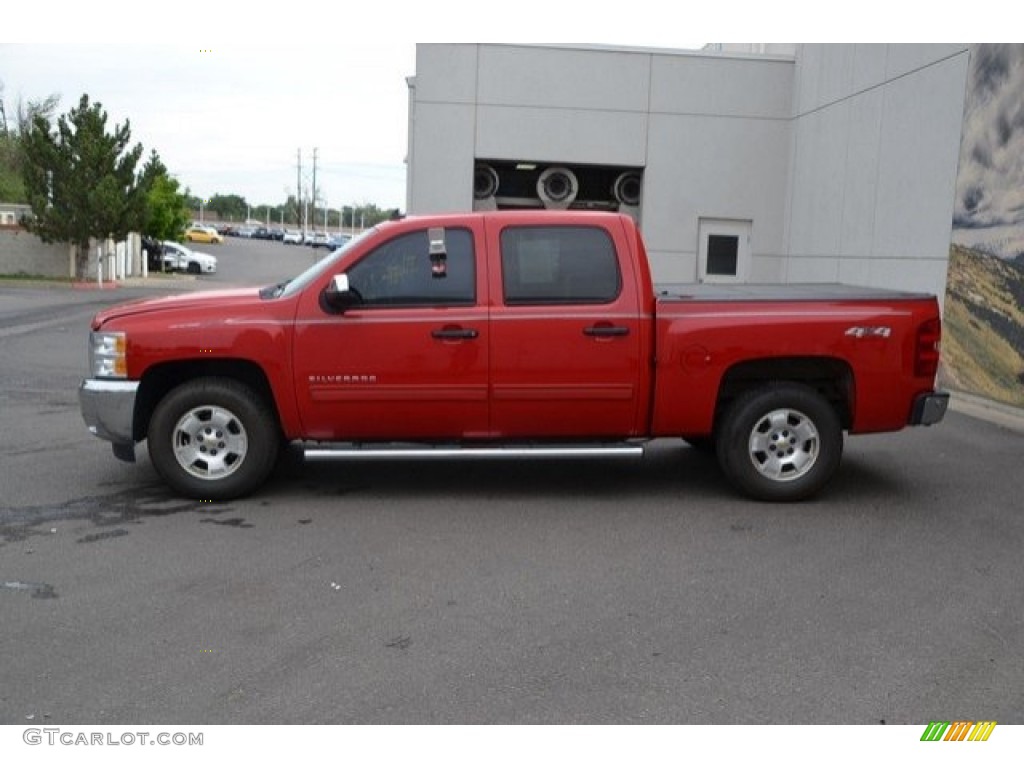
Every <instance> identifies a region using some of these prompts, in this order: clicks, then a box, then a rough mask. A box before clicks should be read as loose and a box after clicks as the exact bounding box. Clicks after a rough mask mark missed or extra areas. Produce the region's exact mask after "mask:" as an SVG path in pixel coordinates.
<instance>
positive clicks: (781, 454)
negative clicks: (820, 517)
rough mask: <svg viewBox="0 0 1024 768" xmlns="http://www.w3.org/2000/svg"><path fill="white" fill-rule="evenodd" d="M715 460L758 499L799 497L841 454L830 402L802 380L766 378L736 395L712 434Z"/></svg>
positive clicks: (823, 478) (828, 473)
mask: <svg viewBox="0 0 1024 768" xmlns="http://www.w3.org/2000/svg"><path fill="white" fill-rule="evenodd" d="M717 450H718V462H719V464H720V465H721V467H722V471H723V472H724V473H725V475H726V477H728V479H729V480H730V481H731V482H732V483H733V484H734V485H736V486H737V487H738V488H739V489H740V490H741V491H742V492H743V493H745V494H746V495H748V496H750V497H751V498H754V499H759V500H761V501H800V500H802V499H806V498H808V497H810V496H813V495H814V494H815V493H817V492H818V491H820V490H821V488H822V487H823V486H824V485H825V484H826V483H827V482H828V481H829V479H830V478H831V477H832V475H833V474H834V473H835V471H836V469H837V468H838V466H839V460H840V458H841V457H842V454H843V430H842V425H841V424H840V423H839V417H838V415H837V414H836V411H835V409H834V408H833V407H832V405H831V404H830V403H829V402H828V401H827V400H826V399H825V398H824V397H822V396H821V395H820V394H818V392H816V391H815V390H814V389H811V388H810V387H808V386H805V385H803V384H794V383H780V384H771V385H767V386H764V387H761V388H759V389H755V390H752V391H750V392H747V393H745V394H743V395H741V396H740V397H738V398H737V399H736V400H735V401H734V402H733V403H732V404H731V405H730V406H729V408H728V410H727V411H726V413H725V415H724V417H723V419H722V423H721V428H720V430H719V433H718V440H717Z"/></svg>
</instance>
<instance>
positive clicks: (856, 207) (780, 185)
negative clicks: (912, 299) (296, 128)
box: [408, 44, 968, 296]
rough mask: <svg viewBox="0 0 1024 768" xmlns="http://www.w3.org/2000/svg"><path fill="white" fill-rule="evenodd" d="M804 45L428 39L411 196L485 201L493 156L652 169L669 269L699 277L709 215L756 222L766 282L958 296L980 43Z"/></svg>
mask: <svg viewBox="0 0 1024 768" xmlns="http://www.w3.org/2000/svg"><path fill="white" fill-rule="evenodd" d="M778 50H786V49H785V48H781V49H778ZM795 50H796V56H795V57H793V56H786V55H774V56H773V55H767V56H766V55H746V54H736V53H721V52H715V51H679V52H675V51H662V50H656V51H655V50H617V49H616V50H610V49H595V48H587V47H580V46H560V47H556V46H515V45H491V44H480V45H448V44H426V45H419V46H417V62H416V71H417V74H416V77H415V79H414V81H413V82H412V84H411V86H410V87H411V93H410V136H409V193H408V210H409V212H410V213H428V212H447V211H469V210H471V209H472V205H473V200H472V181H473V166H474V159H475V158H488V159H492V160H531V161H538V162H564V163H580V164H585V163H593V164H602V165H621V166H631V167H642V168H643V169H644V183H643V204H642V213H641V220H640V224H641V227H642V229H643V231H644V237H645V239H646V242H647V245H648V252H649V254H650V256H651V261H652V267H653V270H654V275H655V279H656V280H659V281H673V282H689V281H694V280H696V279H697V275H698V252H699V248H698V226H699V222H700V220H701V219H702V218H706V219H719V220H738V221H741V222H745V221H749V222H751V227H750V231H751V242H750V252H751V263H750V266H749V270H747V279H749V280H750V281H752V282H834V281H839V282H846V283H855V284H864V285H874V286H889V287H898V288H907V289H913V290H927V291H931V292H934V293H936V294H938V295H940V296H941V295H942V294H943V293H944V290H945V278H946V263H947V258H948V247H949V240H950V232H951V222H952V209H953V200H954V186H955V180H956V171H957V157H958V153H959V144H960V130H961V123H962V110H963V99H964V87H965V80H966V74H967V64H968V50H967V47H966V46H965V45H885V44H878V45H874V44H872V45H800V46H796V48H795Z"/></svg>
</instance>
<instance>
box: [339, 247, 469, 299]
mask: <svg viewBox="0 0 1024 768" xmlns="http://www.w3.org/2000/svg"><path fill="white" fill-rule="evenodd" d="M445 245H446V249H447V259H446V261H447V267H446V270H445V274H444V275H443V276H437V274H436V273H435V272H434V271H433V270H432V269H431V261H430V241H429V238H428V234H427V231H426V230H420V231H418V232H410V233H408V234H405V235H400V236H399V237H396V238H394V239H393V240H389V241H388V242H386V243H384V244H383V245H381V246H379V247H378V248H376V249H374V250H373V251H371V252H370V253H369V254H367V255H366V256H365V257H364V258H362V259H360V260H359V262H358V263H357V264H355V265H354V266H352V268H351V269H349V270H348V279H349V285H350V286H351V288H352V289H353V290H355V291H357V292H358V294H359V296H360V297H362V302H361V303H360V306H363V307H374V306H380V307H418V306H448V305H460V304H475V303H476V262H475V259H474V256H473V235H472V233H471V232H470V231H469V230H466V229H447V230H445Z"/></svg>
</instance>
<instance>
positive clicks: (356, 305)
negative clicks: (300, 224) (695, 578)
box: [79, 211, 948, 501]
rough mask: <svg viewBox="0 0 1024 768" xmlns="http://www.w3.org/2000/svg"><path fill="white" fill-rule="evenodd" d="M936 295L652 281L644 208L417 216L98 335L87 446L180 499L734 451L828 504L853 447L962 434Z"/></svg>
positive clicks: (139, 312) (771, 482)
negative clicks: (684, 448) (412, 466)
mask: <svg viewBox="0 0 1024 768" xmlns="http://www.w3.org/2000/svg"><path fill="white" fill-rule="evenodd" d="M940 335H941V327H940V314H939V307H938V302H937V301H936V299H935V297H934V296H930V295H924V294H918V293H907V292H898V291H894V290H888V289H877V288H856V287H850V286H841V285H770V286H755V285H739V286H732V287H724V286H713V285H671V286H657V287H656V286H654V285H653V284H652V281H651V272H650V267H649V265H648V260H647V253H646V251H645V247H644V243H643V240H642V238H641V235H640V233H639V231H638V229H637V227H636V225H635V224H634V222H633V221H632V219H630V218H629V217H627V216H624V215H620V214H614V213H598V212H578V211H577V212H572V211H565V212H556V211H529V212H525V211H519V212H508V211H506V212H495V213H480V214H461V215H460V214H452V215H445V216H431V217H411V218H406V219H403V220H398V221H391V222H388V223H385V224H382V225H380V226H378V227H376V228H374V229H372V230H369V231H368V232H367V233H366V234H365V235H364V236H362V237H360V238H357V239H355V240H353V241H351V242H349V243H348V244H347V245H346V246H345V247H343V248H341V249H339V250H337V251H335V252H334V253H332V254H331V255H330V256H329V257H326V258H324V259H323V260H321V261H319V262H317V263H316V264H314V265H313V266H312V267H310V268H309V269H308V270H306V271H305V272H303V273H302V274H300V275H298V276H297V277H295V278H294V279H292V280H289V281H287V282H282V283H280V284H278V285H272V286H267V287H263V288H252V289H245V290H227V291H219V292H209V293H195V294H191V295H187V296H176V297H169V298H160V299H150V300H143V301H139V302H135V303H128V304H123V305H121V306H116V307H112V308H109V309H106V310H104V311H101V312H100V313H99V314H97V315H96V316H95V318H94V319H93V321H92V327H91V334H90V341H89V349H90V367H91V374H90V377H89V378H88V379H86V380H84V381H83V382H82V384H81V386H80V388H79V397H80V402H81V408H82V414H83V416H84V419H85V422H86V425H87V426H88V428H89V430H90V431H91V432H92V433H93V434H95V435H96V436H97V437H100V438H103V439H105V440H108V441H110V442H111V443H112V444H113V452H114V455H115V456H116V457H118V458H119V459H123V460H126V461H134V459H135V445H136V443H138V442H140V441H142V440H146V441H147V443H148V451H149V456H150V459H151V462H152V464H153V466H154V467H155V468H156V470H157V472H158V473H159V474H160V475H161V477H162V478H163V479H164V480H165V481H166V482H167V483H168V484H169V485H170V486H171V487H172V488H173V489H174V490H175V491H176V492H178V493H179V494H182V495H185V496H188V497H193V498H197V499H218V500H225V499H230V498H233V497H237V496H240V495H244V494H248V493H251V492H253V491H254V490H256V489H257V488H258V487H259V486H260V485H261V484H262V483H263V482H264V481H265V479H266V478H267V477H268V475H269V474H270V472H271V471H272V469H273V467H274V465H275V462H276V460H277V458H278V456H279V453H280V452H281V450H282V447H283V446H285V445H286V444H288V443H293V442H294V443H298V444H299V446H300V447H301V450H302V452H303V454H304V456H305V458H306V459H307V460H322V459H332V458H336V459H345V458H351V457H355V456H359V457H366V456H371V457H389V456H390V457H402V458H408V457H431V456H435V457H436V456H444V457H465V458H478V457H503V458H505V459H514V458H517V457H523V456H541V457H562V456H587V455H595V456H607V455H622V456H630V455H638V454H640V453H642V451H643V447H644V444H645V443H646V442H647V441H650V440H652V439H656V438H683V439H685V440H687V441H689V442H690V443H691V444H693V445H694V446H697V447H698V448H703V449H708V450H712V449H713V450H714V451H715V452H716V453H717V458H718V463H719V465H720V466H721V469H722V471H723V473H724V475H725V476H726V478H727V479H728V480H729V481H730V482H731V483H732V484H733V485H734V486H735V488H736V489H738V490H739V491H740V492H741V493H743V494H745V495H747V496H750V497H753V498H755V499H760V500H768V501H796V500H801V499H805V498H807V497H809V496H811V495H812V494H815V493H816V492H818V491H819V490H821V488H822V487H823V486H824V485H825V484H826V483H827V482H828V480H829V478H830V477H832V475H833V474H834V473H835V471H836V469H837V466H838V465H839V462H840V458H841V455H842V450H843V441H844V433H849V434H857V433H873V432H885V431H895V430H899V429H901V428H903V427H904V426H907V425H929V424H934V423H936V422H938V421H940V420H941V419H942V418H943V416H944V414H945V410H946V406H947V402H948V395H947V394H945V393H943V392H938V391H936V390H935V388H934V381H935V375H936V369H937V366H938V363H939V341H940Z"/></svg>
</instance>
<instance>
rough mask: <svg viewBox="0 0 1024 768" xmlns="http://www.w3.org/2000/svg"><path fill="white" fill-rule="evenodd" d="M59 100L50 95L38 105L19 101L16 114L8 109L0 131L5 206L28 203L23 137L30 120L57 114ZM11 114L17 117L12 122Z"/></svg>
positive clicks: (0, 175) (1, 195)
mask: <svg viewBox="0 0 1024 768" xmlns="http://www.w3.org/2000/svg"><path fill="white" fill-rule="evenodd" d="M3 91H4V88H3V83H2V82H0V106H4V105H3ZM59 102H60V97H59V96H57V95H56V94H52V95H50V96H48V97H46V98H45V99H42V100H41V101H28V102H25V101H21V100H20V99H19V101H18V107H17V110H16V112H15V113H12V112H10V111H9V110H7V109H4V110H3V114H4V115H5V118H6V119H5V126H3V127H4V130H0V201H2V202H5V203H27V202H28V193H27V192H26V190H25V182H24V181H23V172H22V168H23V166H24V164H25V163H24V153H23V152H22V136H23V135H24V133H25V131H26V130H27V128H28V125H29V123H30V121H31V117H32V116H34V115H43V116H45V117H47V118H48V119H49V118H52V116H53V114H54V112H56V110H57V105H58V104H59ZM12 114H13V115H15V116H16V119H15V120H12V119H11V117H12Z"/></svg>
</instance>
